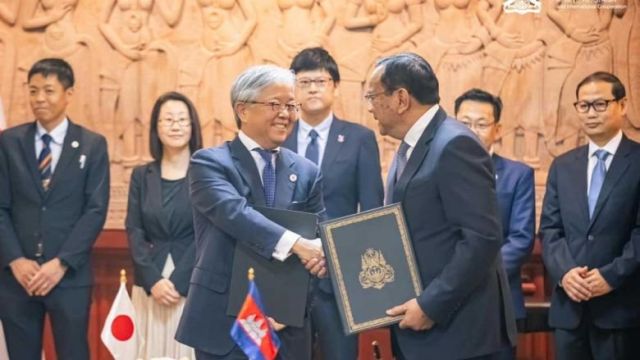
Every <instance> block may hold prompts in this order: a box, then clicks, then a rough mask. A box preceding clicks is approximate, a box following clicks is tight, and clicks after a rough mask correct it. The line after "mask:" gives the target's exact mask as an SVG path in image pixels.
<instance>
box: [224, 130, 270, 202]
mask: <svg viewBox="0 0 640 360" xmlns="http://www.w3.org/2000/svg"><path fill="white" fill-rule="evenodd" d="M229 150H230V152H231V157H232V158H233V160H234V163H235V166H236V168H237V169H238V173H240V176H242V178H243V179H244V181H245V183H247V185H249V188H250V189H251V198H252V199H253V203H254V204H255V205H259V206H265V205H266V201H265V199H264V191H263V189H262V181H261V180H260V173H259V172H258V168H257V166H256V162H255V161H254V160H253V157H252V156H251V154H250V153H249V150H247V148H246V147H245V146H244V144H242V142H241V141H240V139H239V138H238V137H237V136H236V138H235V139H234V140H233V141H232V142H231V143H230V144H229ZM276 191H277V190H276Z"/></svg>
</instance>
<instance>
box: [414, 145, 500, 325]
mask: <svg viewBox="0 0 640 360" xmlns="http://www.w3.org/2000/svg"><path fill="white" fill-rule="evenodd" d="M434 173H435V174H436V175H435V176H436V181H437V186H438V189H439V194H440V197H441V203H442V206H443V208H444V213H445V216H446V218H447V221H448V222H449V223H450V224H451V225H452V226H454V227H455V228H456V229H457V230H458V231H457V233H458V234H459V238H458V240H457V242H456V244H455V247H454V250H453V254H452V256H451V259H450V260H449V262H448V264H447V265H446V266H445V267H444V268H443V269H442V271H441V273H440V274H439V275H438V276H436V277H435V278H434V279H433V281H431V282H430V283H429V285H427V287H426V289H425V290H424V291H423V292H422V294H421V295H420V296H419V297H418V303H419V304H420V306H421V308H422V310H423V311H424V312H425V313H426V314H427V315H428V316H429V317H430V318H431V319H433V320H434V321H435V322H436V323H439V324H443V325H445V324H447V323H448V321H450V319H451V315H452V314H454V313H455V310H456V309H457V308H458V307H459V306H461V305H462V304H463V303H464V301H465V299H466V298H467V297H468V296H469V295H470V293H471V292H472V291H474V289H475V288H476V287H477V286H478V285H480V284H481V283H482V282H485V281H487V278H489V277H490V276H495V275H494V274H493V272H494V271H495V270H494V269H495V266H494V264H495V263H496V261H497V258H498V252H499V251H500V246H501V245H502V241H501V240H502V236H501V227H500V222H499V220H498V204H497V202H498V200H497V197H496V192H495V178H494V175H493V165H492V162H491V158H490V157H489V154H487V152H486V151H485V150H484V149H483V148H482V146H481V145H480V144H479V143H478V142H477V141H476V140H474V139H472V138H470V137H467V136H460V137H457V138H455V139H453V140H451V141H450V142H449V144H447V145H446V147H445V148H444V150H443V152H442V155H441V158H440V160H439V164H438V165H437V168H436V169H435V172H434ZM445 326H446V325H445Z"/></svg>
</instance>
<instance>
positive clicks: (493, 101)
mask: <svg viewBox="0 0 640 360" xmlns="http://www.w3.org/2000/svg"><path fill="white" fill-rule="evenodd" d="M467 100H469V101H477V102H482V103H487V104H490V105H491V106H493V118H494V119H495V120H496V122H499V121H500V114H501V113H502V99H500V97H499V96H494V95H492V94H491V93H489V92H487V91H484V90H482V89H478V88H473V89H471V90H467V91H466V92H465V93H464V94H462V95H460V96H459V97H458V98H457V99H456V101H455V106H454V111H455V115H456V116H457V115H458V110H460V106H461V105H462V103H463V102H465V101H467Z"/></svg>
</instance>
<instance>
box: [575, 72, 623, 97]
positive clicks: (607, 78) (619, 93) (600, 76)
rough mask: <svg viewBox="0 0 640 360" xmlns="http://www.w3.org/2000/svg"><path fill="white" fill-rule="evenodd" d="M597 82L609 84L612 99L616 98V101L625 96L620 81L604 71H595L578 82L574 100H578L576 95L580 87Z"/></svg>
mask: <svg viewBox="0 0 640 360" xmlns="http://www.w3.org/2000/svg"><path fill="white" fill-rule="evenodd" d="M599 81H603V82H606V83H609V84H611V92H612V94H611V95H613V97H614V98H616V100H620V99H622V98H623V97H625V96H627V92H626V90H625V89H624V85H622V81H620V79H618V77H617V76H615V75H613V74H612V73H609V72H606V71H596V72H594V73H593V74H591V75H589V76H587V77H586V78H584V79H582V81H580V83H579V84H578V86H577V87H576V100H577V99H578V93H579V92H580V88H581V87H583V86H584V85H586V84H589V83H593V82H599Z"/></svg>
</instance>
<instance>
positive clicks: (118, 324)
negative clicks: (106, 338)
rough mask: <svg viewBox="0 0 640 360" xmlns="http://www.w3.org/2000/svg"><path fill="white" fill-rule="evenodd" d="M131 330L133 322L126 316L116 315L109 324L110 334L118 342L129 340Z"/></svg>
mask: <svg viewBox="0 0 640 360" xmlns="http://www.w3.org/2000/svg"><path fill="white" fill-rule="evenodd" d="M133 329H134V326H133V320H131V318H130V317H129V316H128V315H118V316H116V318H115V319H113V322H112V323H111V334H113V337H115V338H116V339H118V340H120V341H127V340H129V339H131V337H132V336H133Z"/></svg>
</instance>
